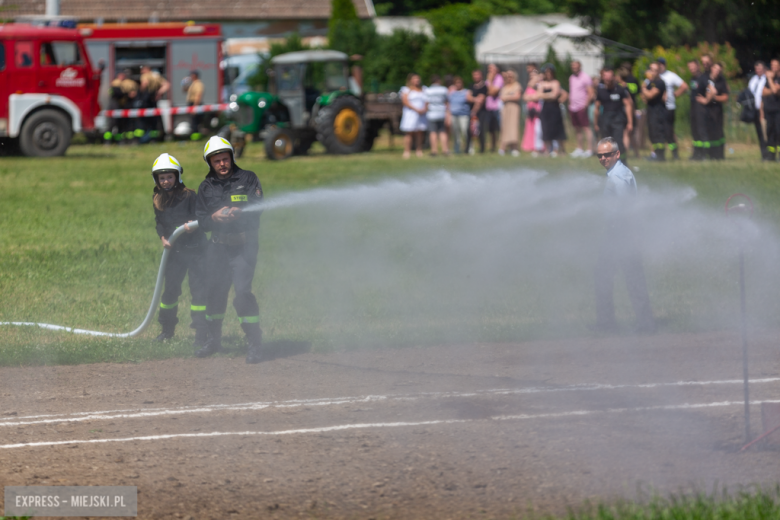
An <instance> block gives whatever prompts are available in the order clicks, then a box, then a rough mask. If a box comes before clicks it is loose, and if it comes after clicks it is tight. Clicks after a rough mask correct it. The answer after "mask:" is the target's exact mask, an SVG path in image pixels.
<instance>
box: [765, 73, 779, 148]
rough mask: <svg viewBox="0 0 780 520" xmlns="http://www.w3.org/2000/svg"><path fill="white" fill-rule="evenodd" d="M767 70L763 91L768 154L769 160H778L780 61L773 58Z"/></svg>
mask: <svg viewBox="0 0 780 520" xmlns="http://www.w3.org/2000/svg"><path fill="white" fill-rule="evenodd" d="M770 67H771V68H770V69H769V70H768V71H767V72H766V84H765V85H764V91H763V94H764V96H763V99H762V101H763V103H762V106H763V107H764V119H765V120H766V154H765V155H764V157H765V158H766V160H768V161H776V160H777V153H778V152H780V62H779V61H778V60H772V61H771V63H770Z"/></svg>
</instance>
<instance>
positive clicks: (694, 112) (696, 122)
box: [688, 59, 704, 161]
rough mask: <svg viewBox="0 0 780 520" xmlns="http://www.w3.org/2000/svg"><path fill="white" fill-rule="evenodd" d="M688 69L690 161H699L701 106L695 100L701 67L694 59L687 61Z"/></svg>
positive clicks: (702, 153)
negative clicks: (689, 74) (691, 144)
mask: <svg viewBox="0 0 780 520" xmlns="http://www.w3.org/2000/svg"><path fill="white" fill-rule="evenodd" d="M688 71H689V72H690V73H691V81H690V83H689V84H688V91H689V92H690V95H691V112H690V114H689V119H690V121H691V141H693V154H692V155H691V157H690V160H691V161H701V160H703V159H704V141H703V139H704V134H703V133H702V130H701V124H702V118H701V116H700V114H699V112H700V111H701V110H703V109H702V106H701V105H700V104H699V102H698V101H696V96H697V95H698V92H699V81H700V79H701V68H700V67H699V62H698V61H697V60H695V59H693V60H691V61H689V62H688Z"/></svg>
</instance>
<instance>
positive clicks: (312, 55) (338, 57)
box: [271, 50, 349, 65]
mask: <svg viewBox="0 0 780 520" xmlns="http://www.w3.org/2000/svg"><path fill="white" fill-rule="evenodd" d="M347 59H349V56H347V55H346V54H344V53H343V52H339V51H327V50H311V51H296V52H288V53H285V54H280V55H278V56H274V57H273V58H272V59H271V63H273V64H274V65H277V64H279V63H303V62H311V61H347Z"/></svg>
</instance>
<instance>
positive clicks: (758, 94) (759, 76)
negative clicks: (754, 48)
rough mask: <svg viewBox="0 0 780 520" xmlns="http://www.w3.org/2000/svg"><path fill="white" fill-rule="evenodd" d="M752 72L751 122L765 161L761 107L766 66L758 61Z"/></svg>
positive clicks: (749, 87)
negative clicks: (753, 117)
mask: <svg viewBox="0 0 780 520" xmlns="http://www.w3.org/2000/svg"><path fill="white" fill-rule="evenodd" d="M753 70H754V71H755V72H756V75H755V76H753V77H752V78H750V81H749V82H748V90H749V91H750V93H751V94H753V99H754V100H755V103H756V118H755V119H754V120H753V124H754V125H755V127H756V134H757V135H758V144H759V146H760V150H761V158H762V159H766V158H767V157H768V154H767V150H766V137H765V136H766V131H765V129H764V127H765V126H766V122H765V121H764V110H763V108H762V105H761V102H762V101H763V92H764V87H765V86H766V64H765V63H764V62H763V61H760V60H759V61H757V62H756V63H755V64H754V65H753Z"/></svg>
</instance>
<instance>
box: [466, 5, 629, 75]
mask: <svg viewBox="0 0 780 520" xmlns="http://www.w3.org/2000/svg"><path fill="white" fill-rule="evenodd" d="M475 47H476V48H475V51H476V57H477V61H478V62H480V63H497V64H504V65H510V64H511V65H517V64H520V63H529V62H536V63H538V64H539V65H541V64H542V63H543V62H544V61H545V60H546V58H547V52H548V49H549V48H550V47H552V48H553V50H554V51H555V54H556V56H557V57H558V59H560V60H563V59H565V58H566V57H567V56H570V57H571V58H572V59H577V60H579V61H580V62H581V63H582V70H583V71H584V72H585V73H586V74H588V75H591V76H593V75H596V74H598V72H599V70H600V69H601V67H603V66H604V57H605V48H607V49H608V50H606V52H607V55H608V56H621V57H623V56H625V57H628V56H637V55H641V54H643V51H641V50H640V49H635V48H633V47H629V46H626V45H622V44H618V43H616V42H612V41H610V40H606V39H605V38H602V37H600V36H597V35H594V34H593V33H592V32H591V31H590V30H588V29H586V28H584V27H581V26H580V25H579V23H578V20H576V19H574V18H568V17H567V16H565V15H561V14H552V15H539V16H492V17H491V18H490V20H489V21H488V22H487V23H486V24H484V25H483V26H482V27H480V29H479V30H478V32H477V38H476V46H475Z"/></svg>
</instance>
